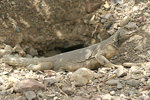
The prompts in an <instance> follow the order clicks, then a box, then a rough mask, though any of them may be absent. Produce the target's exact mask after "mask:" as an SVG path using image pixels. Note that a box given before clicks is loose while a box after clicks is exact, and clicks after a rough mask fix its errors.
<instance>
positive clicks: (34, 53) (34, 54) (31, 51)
mask: <svg viewBox="0 0 150 100" xmlns="http://www.w3.org/2000/svg"><path fill="white" fill-rule="evenodd" d="M29 54H30V55H31V56H38V52H37V50H35V49H34V48H30V50H29Z"/></svg>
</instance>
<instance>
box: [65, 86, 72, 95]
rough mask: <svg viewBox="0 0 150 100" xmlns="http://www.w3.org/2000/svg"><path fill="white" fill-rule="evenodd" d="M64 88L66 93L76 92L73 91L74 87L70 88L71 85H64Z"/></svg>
mask: <svg viewBox="0 0 150 100" xmlns="http://www.w3.org/2000/svg"><path fill="white" fill-rule="evenodd" d="M62 90H63V91H64V92H65V93H66V94H68V95H71V94H73V93H74V92H73V89H72V88H70V87H63V88H62Z"/></svg>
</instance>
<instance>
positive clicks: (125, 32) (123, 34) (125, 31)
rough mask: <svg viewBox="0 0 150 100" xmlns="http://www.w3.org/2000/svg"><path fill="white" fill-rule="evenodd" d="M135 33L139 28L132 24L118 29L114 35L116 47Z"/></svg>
mask: <svg viewBox="0 0 150 100" xmlns="http://www.w3.org/2000/svg"><path fill="white" fill-rule="evenodd" d="M137 31H139V28H138V26H137V25H136V24H135V23H133V22H131V23H128V24H127V25H125V26H124V27H122V28H120V29H119V30H118V31H117V32H116V34H115V40H116V43H117V44H118V46H119V45H121V44H122V43H123V42H125V41H126V40H128V39H129V38H130V37H132V36H134V35H135V34H136V33H137Z"/></svg>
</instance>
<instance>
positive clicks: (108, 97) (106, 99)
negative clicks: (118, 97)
mask: <svg viewBox="0 0 150 100" xmlns="http://www.w3.org/2000/svg"><path fill="white" fill-rule="evenodd" d="M101 98H102V100H111V99H112V96H111V95H110V94H105V95H101Z"/></svg>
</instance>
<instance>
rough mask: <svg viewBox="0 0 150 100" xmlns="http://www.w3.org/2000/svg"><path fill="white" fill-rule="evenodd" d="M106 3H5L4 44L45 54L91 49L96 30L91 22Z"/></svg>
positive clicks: (69, 0)
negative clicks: (84, 48) (54, 51)
mask: <svg viewBox="0 0 150 100" xmlns="http://www.w3.org/2000/svg"><path fill="white" fill-rule="evenodd" d="M103 3H104V1H102V0H94V1H93V0H89V1H87V0H79V1H76V0H61V1H55V0H23V1H22V0H15V1H5V0H1V1H0V9H1V12H0V15H1V16H0V22H1V23H2V24H1V25H0V27H1V30H0V33H1V34H0V37H1V38H0V41H1V42H2V43H6V44H9V45H11V46H15V45H16V44H20V45H21V46H22V47H23V48H24V49H25V51H27V50H28V49H30V48H31V47H32V48H34V49H37V50H38V52H39V53H42V54H43V53H45V52H48V51H51V50H54V49H55V50H56V49H57V50H62V49H64V50H63V51H65V50H66V49H67V48H71V49H74V48H81V47H83V46H88V45H90V44H91V41H93V39H94V38H93V39H92V35H91V34H92V32H93V31H94V29H95V26H94V25H93V24H89V22H88V20H89V19H90V18H91V17H92V16H93V14H92V12H93V11H94V10H96V9H97V8H99V7H100V6H101V5H102V4H103ZM99 24H101V23H99ZM100 26H102V25H100ZM97 32H98V34H100V33H102V34H105V35H103V36H101V37H102V38H103V39H105V38H107V37H108V35H106V32H105V30H102V29H99V30H97ZM95 41H98V39H96V40H95ZM63 51H61V52H63Z"/></svg>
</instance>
